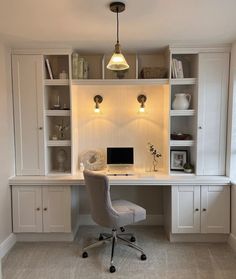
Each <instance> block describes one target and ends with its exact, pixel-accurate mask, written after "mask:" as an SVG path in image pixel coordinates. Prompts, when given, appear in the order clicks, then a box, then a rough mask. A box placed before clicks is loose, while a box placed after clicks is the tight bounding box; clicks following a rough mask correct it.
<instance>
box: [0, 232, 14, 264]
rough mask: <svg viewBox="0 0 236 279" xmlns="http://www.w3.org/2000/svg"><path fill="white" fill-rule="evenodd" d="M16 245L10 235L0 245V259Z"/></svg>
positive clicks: (12, 235) (12, 236)
mask: <svg viewBox="0 0 236 279" xmlns="http://www.w3.org/2000/svg"><path fill="white" fill-rule="evenodd" d="M15 243H16V236H15V234H14V233H11V234H10V235H9V236H8V238H6V239H5V240H4V241H3V242H2V243H1V244H0V259H1V258H3V257H4V256H5V255H6V254H7V253H8V252H9V251H10V250H11V248H12V247H13V246H14V245H15Z"/></svg>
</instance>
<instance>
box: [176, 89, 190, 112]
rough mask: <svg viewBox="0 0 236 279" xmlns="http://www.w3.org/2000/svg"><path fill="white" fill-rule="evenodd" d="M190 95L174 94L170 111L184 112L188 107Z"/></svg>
mask: <svg viewBox="0 0 236 279" xmlns="http://www.w3.org/2000/svg"><path fill="white" fill-rule="evenodd" d="M190 101H191V95H190V94H186V93H178V94H175V98H174V101H173V103H172V109H174V110H185V109H188V108H189V106H190Z"/></svg>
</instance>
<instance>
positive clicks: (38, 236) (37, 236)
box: [15, 233, 75, 242]
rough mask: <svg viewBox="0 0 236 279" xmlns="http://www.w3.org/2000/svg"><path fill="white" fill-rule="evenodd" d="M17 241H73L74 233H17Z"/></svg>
mask: <svg viewBox="0 0 236 279" xmlns="http://www.w3.org/2000/svg"><path fill="white" fill-rule="evenodd" d="M15 235H16V241H17V242H18V241H19V242H34V241H50V242H54V241H66V242H67V241H73V240H74V237H75V235H74V233H16V234H15Z"/></svg>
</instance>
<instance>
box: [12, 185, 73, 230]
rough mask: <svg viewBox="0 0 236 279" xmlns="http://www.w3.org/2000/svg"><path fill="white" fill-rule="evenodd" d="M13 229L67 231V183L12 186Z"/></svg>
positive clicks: (69, 206) (68, 198) (69, 212)
mask: <svg viewBox="0 0 236 279" xmlns="http://www.w3.org/2000/svg"><path fill="white" fill-rule="evenodd" d="M12 200H13V231H14V232H16V233H23V232H25V233H26V232H63V233H67V232H71V191H70V187H69V186H58V187H57V186H51V187H47V186H12Z"/></svg>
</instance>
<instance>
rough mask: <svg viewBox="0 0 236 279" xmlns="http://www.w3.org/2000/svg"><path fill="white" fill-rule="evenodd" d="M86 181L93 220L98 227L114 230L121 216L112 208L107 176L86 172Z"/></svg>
mask: <svg viewBox="0 0 236 279" xmlns="http://www.w3.org/2000/svg"><path fill="white" fill-rule="evenodd" d="M84 180H85V185H86V189H87V192H88V196H89V203H90V209H91V215H92V218H93V220H94V221H95V222H96V223H97V224H98V225H101V226H104V227H109V228H114V227H115V226H116V219H117V218H119V215H118V214H117V212H116V211H115V210H114V209H113V207H112V203H111V197H110V185H109V180H108V178H107V176H106V175H103V174H98V173H94V172H91V171H88V170H85V171H84Z"/></svg>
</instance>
